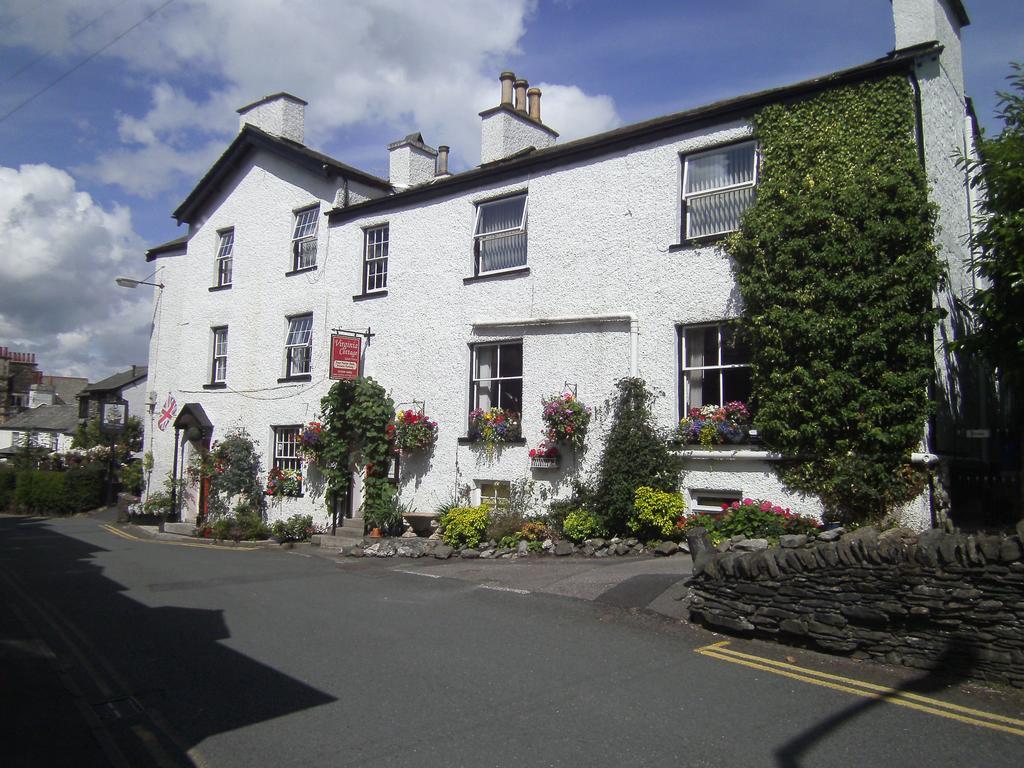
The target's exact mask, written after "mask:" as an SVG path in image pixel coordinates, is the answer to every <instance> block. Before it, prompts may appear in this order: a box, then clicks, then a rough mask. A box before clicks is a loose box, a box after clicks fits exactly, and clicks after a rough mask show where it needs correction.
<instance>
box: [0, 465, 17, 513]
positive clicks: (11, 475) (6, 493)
mask: <svg viewBox="0 0 1024 768" xmlns="http://www.w3.org/2000/svg"><path fill="white" fill-rule="evenodd" d="M17 481H18V473H17V471H16V470H15V469H14V467H0V512H7V511H9V510H10V509H11V504H12V502H13V501H14V488H15V485H16V484H17Z"/></svg>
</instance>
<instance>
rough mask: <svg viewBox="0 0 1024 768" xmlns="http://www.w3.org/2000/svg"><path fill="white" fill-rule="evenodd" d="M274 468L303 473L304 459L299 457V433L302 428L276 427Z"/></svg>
mask: <svg viewBox="0 0 1024 768" xmlns="http://www.w3.org/2000/svg"><path fill="white" fill-rule="evenodd" d="M273 429H274V468H275V469H280V470H282V471H284V470H292V471H295V472H299V473H301V472H302V458H301V457H300V456H299V452H298V450H297V449H298V445H299V432H300V431H301V430H302V427H298V426H287V427H274V428H273Z"/></svg>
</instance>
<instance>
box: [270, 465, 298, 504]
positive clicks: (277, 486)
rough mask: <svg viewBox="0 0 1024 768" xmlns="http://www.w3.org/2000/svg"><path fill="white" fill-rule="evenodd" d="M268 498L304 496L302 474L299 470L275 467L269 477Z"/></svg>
mask: <svg viewBox="0 0 1024 768" xmlns="http://www.w3.org/2000/svg"><path fill="white" fill-rule="evenodd" d="M266 494H267V496H270V497H271V498H275V499H278V498H281V497H284V496H288V497H296V496H301V495H302V473H301V472H299V470H297V469H281V468H279V467H274V468H273V469H271V470H270V473H269V474H268V475H267V490H266Z"/></svg>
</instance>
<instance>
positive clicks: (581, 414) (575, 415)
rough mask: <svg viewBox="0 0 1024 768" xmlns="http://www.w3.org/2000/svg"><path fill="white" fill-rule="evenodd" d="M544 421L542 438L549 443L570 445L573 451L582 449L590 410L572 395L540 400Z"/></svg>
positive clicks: (567, 394)
mask: <svg viewBox="0 0 1024 768" xmlns="http://www.w3.org/2000/svg"><path fill="white" fill-rule="evenodd" d="M540 402H541V405H542V406H543V409H544V410H543V412H542V413H541V418H542V419H543V421H544V436H545V437H546V438H547V440H548V442H550V443H562V444H564V445H571V446H572V447H573V448H574V449H575V450H577V451H579V450H582V449H583V446H584V444H585V443H586V439H587V427H588V426H589V425H590V408H588V407H587V406H585V405H584V404H583V403H581V402H580V401H579V400H578V399H577V398H576V396H575V395H574V394H572V393H571V392H566V393H565V394H562V395H553V396H552V397H545V398H541V401H540Z"/></svg>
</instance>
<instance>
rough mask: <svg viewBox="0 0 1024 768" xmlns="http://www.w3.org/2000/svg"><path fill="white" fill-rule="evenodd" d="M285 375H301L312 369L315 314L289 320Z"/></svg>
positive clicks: (285, 347)
mask: <svg viewBox="0 0 1024 768" xmlns="http://www.w3.org/2000/svg"><path fill="white" fill-rule="evenodd" d="M284 352H285V366H284V368H285V370H284V375H285V377H291V376H299V375H302V374H305V373H309V371H310V359H311V358H312V355H313V316H312V315H299V316H298V317H292V318H289V320H288V338H287V339H286V340H285V346H284Z"/></svg>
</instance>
